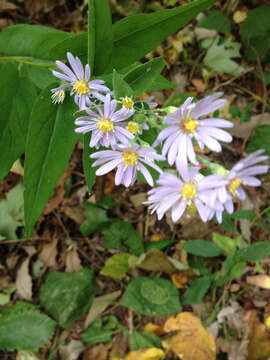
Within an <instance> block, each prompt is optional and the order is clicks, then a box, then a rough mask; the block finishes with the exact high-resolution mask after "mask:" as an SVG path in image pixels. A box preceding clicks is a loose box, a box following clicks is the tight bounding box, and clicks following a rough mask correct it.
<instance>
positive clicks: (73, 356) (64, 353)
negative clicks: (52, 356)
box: [59, 339, 85, 360]
mask: <svg viewBox="0 0 270 360" xmlns="http://www.w3.org/2000/svg"><path fill="white" fill-rule="evenodd" d="M84 349H85V346H84V345H83V343H81V342H80V341H78V340H74V339H72V340H71V341H70V342H69V343H68V345H60V346H59V353H60V355H61V359H65V360H77V359H78V357H79V355H80V353H81V352H82V351H83V350H84Z"/></svg>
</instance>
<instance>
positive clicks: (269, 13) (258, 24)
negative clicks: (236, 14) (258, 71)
mask: <svg viewBox="0 0 270 360" xmlns="http://www.w3.org/2000/svg"><path fill="white" fill-rule="evenodd" d="M269 18H270V7H269V6H261V7H257V8H255V9H253V10H250V11H249V13H248V17H247V18H246V20H245V21H244V23H243V24H242V26H241V28H240V34H241V37H242V41H243V42H244V43H245V45H246V47H247V59H248V60H249V61H253V62H256V61H257V57H256V52H257V54H258V55H259V57H260V58H261V60H262V61H264V62H265V63H266V62H268V61H269V60H270V55H269V51H268V50H269V46H270V28H269ZM254 49H255V50H254Z"/></svg>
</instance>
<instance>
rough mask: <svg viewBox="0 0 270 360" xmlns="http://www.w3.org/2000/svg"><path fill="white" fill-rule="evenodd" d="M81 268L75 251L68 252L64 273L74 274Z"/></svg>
mask: <svg viewBox="0 0 270 360" xmlns="http://www.w3.org/2000/svg"><path fill="white" fill-rule="evenodd" d="M81 268H82V264H81V259H80V257H79V255H78V252H77V250H75V249H72V250H70V251H68V253H67V257H66V272H76V271H78V270H80V269H81Z"/></svg>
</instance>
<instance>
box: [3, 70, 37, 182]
mask: <svg viewBox="0 0 270 360" xmlns="http://www.w3.org/2000/svg"><path fill="white" fill-rule="evenodd" d="M0 87H1V89H5V91H3V92H2V94H1V98H0V107H1V117H0V165H1V166H0V181H1V180H2V179H3V178H4V176H6V174H7V173H8V171H9V169H10V168H11V166H12V165H13V163H14V161H16V160H17V159H18V157H20V156H21V155H22V153H23V152H24V150H25V139H26V136H27V130H28V123H29V117H30V112H31V110H32V107H33V104H34V101H35V98H36V96H37V94H36V90H35V87H34V85H33V84H32V82H31V81H30V80H28V79H27V78H20V77H19V73H18V70H17V66H16V65H13V64H5V65H3V67H2V68H1V69H0Z"/></svg>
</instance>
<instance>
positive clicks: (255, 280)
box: [246, 274, 270, 289]
mask: <svg viewBox="0 0 270 360" xmlns="http://www.w3.org/2000/svg"><path fill="white" fill-rule="evenodd" d="M246 282H247V284H249V285H255V286H259V287H261V288H263V289H270V276H269V275H265V274H261V275H255V276H247V277H246Z"/></svg>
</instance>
